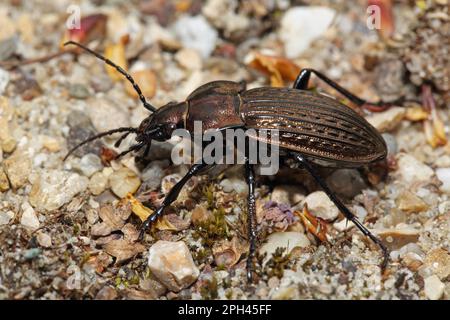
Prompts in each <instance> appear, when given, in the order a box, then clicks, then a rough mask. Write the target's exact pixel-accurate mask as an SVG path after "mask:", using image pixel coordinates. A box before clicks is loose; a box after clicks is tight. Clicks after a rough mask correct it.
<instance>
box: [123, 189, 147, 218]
mask: <svg viewBox="0 0 450 320" xmlns="http://www.w3.org/2000/svg"><path fill="white" fill-rule="evenodd" d="M125 200H126V201H128V202H129V203H130V204H131V211H132V212H133V213H134V214H135V215H137V216H138V217H139V219H141V221H145V220H146V219H147V218H148V217H149V216H150V215H152V214H153V210H151V209H149V208H147V207H146V206H144V205H143V204H142V203H141V202H140V201H139V200H137V199H136V198H135V197H133V195H132V194H131V193H128V194H127V196H126V198H125Z"/></svg>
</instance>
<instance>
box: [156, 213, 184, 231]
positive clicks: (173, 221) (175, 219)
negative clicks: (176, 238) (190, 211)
mask: <svg viewBox="0 0 450 320" xmlns="http://www.w3.org/2000/svg"><path fill="white" fill-rule="evenodd" d="M190 224H191V222H190V221H189V220H183V219H181V218H180V217H179V216H178V215H176V214H174V213H172V214H166V215H163V216H162V217H160V218H159V219H158V220H157V221H156V223H155V228H156V229H157V230H169V231H181V230H186V229H187V228H189V225H190Z"/></svg>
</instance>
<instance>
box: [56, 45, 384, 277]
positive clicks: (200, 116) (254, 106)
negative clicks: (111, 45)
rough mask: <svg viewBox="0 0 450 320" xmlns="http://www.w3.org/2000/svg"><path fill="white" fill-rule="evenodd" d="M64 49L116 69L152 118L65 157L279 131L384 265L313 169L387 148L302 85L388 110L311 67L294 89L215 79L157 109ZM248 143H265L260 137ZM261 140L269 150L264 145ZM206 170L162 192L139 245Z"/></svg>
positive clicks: (342, 108)
mask: <svg viewBox="0 0 450 320" xmlns="http://www.w3.org/2000/svg"><path fill="white" fill-rule="evenodd" d="M65 45H76V46H78V47H80V48H82V49H84V50H86V51H87V52H89V53H90V54H92V55H94V56H96V57H97V58H99V59H101V60H103V61H104V62H105V63H106V64H108V65H110V66H112V67H114V68H115V69H116V70H117V71H118V72H120V73H121V74H122V75H123V76H125V77H126V78H127V79H128V81H129V82H130V83H131V84H132V85H133V87H134V89H135V90H136V92H137V93H138V95H139V99H140V100H141V102H142V104H143V106H144V107H145V108H146V109H147V110H149V111H150V112H151V114H150V115H149V116H148V117H147V118H145V119H144V120H143V121H142V122H141V124H140V125H139V127H138V128H131V127H122V128H117V129H114V130H110V131H106V132H102V133H100V134H98V135H95V136H93V137H91V138H89V139H87V140H85V141H83V142H82V143H80V144H78V145H77V146H75V147H74V148H72V149H71V150H70V151H69V152H68V154H67V155H66V157H65V159H66V158H67V157H68V156H69V155H70V154H71V153H72V152H73V151H74V150H75V149H77V148H78V147H80V146H81V145H84V144H86V143H88V142H90V141H93V140H95V139H98V138H101V137H104V136H107V135H111V134H114V133H117V132H122V133H123V135H122V136H121V137H120V138H119V139H118V140H117V142H116V143H115V146H116V147H118V146H119V145H120V143H121V142H122V141H123V139H124V138H125V137H126V136H128V135H129V134H131V133H133V134H135V135H136V143H135V144H134V145H132V146H131V147H130V148H129V149H127V150H125V151H124V152H122V153H120V154H119V155H118V156H117V157H121V156H123V155H125V154H127V153H129V152H133V151H139V150H140V149H142V148H145V152H144V153H145V154H146V153H148V152H149V149H150V146H151V142H152V140H156V141H166V140H169V139H170V138H171V136H172V133H173V131H174V130H175V129H179V128H184V129H186V130H188V131H192V130H193V126H194V121H202V123H203V130H207V129H219V130H220V129H223V128H230V127H232V128H245V129H255V131H256V132H257V131H258V130H263V129H264V130H267V129H277V130H278V131H279V142H278V143H279V147H280V149H281V150H283V151H284V152H285V154H286V155H287V156H289V157H291V158H293V159H295V160H296V161H298V162H299V163H300V164H301V165H302V167H303V168H304V169H306V170H307V171H308V172H309V173H310V174H311V176H312V177H313V178H314V180H315V181H316V182H317V183H318V185H319V186H320V187H321V188H322V189H323V191H324V192H325V193H326V194H327V195H328V196H329V198H330V199H331V200H332V201H333V202H334V204H335V205H336V206H337V208H338V209H339V210H340V212H341V213H342V214H343V215H344V216H345V218H347V219H348V220H350V221H351V222H353V223H354V224H355V225H356V227H357V228H358V229H359V230H360V231H361V232H362V233H363V234H364V235H365V236H367V237H369V238H370V239H371V240H372V241H373V242H374V243H375V244H376V245H378V246H379V248H380V249H381V251H382V253H383V261H382V264H381V267H382V269H384V268H385V267H386V265H387V262H388V249H387V248H386V247H385V245H384V244H383V243H382V242H381V240H380V239H379V238H377V237H376V236H375V235H373V234H372V233H371V232H370V231H369V230H368V229H367V228H366V227H365V226H364V225H363V224H362V223H361V222H360V221H359V220H358V219H357V218H356V216H355V215H354V214H353V213H352V212H351V211H350V210H349V209H348V208H347V207H346V206H345V205H344V203H343V202H342V201H341V200H340V199H339V198H338V197H337V196H336V195H335V193H334V192H333V191H332V190H331V189H330V188H329V187H328V185H327V183H326V182H325V181H324V180H323V179H322V178H321V176H320V175H319V173H318V171H317V168H316V166H317V165H320V166H334V167H342V166H343V167H355V168H358V167H362V166H365V165H368V164H370V163H373V162H376V161H379V160H383V159H385V158H386V155H387V147H386V143H385V141H384V139H383V138H382V136H381V135H380V133H379V132H378V131H377V130H376V129H375V128H374V127H373V126H372V125H371V124H369V123H368V122H367V121H366V120H365V119H364V118H363V117H362V116H360V115H359V114H358V113H357V112H356V111H354V110H353V109H351V108H350V107H348V106H346V105H344V104H342V103H340V102H338V101H337V100H336V99H333V98H331V97H328V96H325V95H322V94H319V93H313V92H310V91H307V87H308V81H309V79H310V77H311V74H314V75H316V76H317V77H318V78H319V79H321V80H322V81H324V82H325V83H327V84H328V85H330V86H331V87H333V88H334V89H335V90H337V91H338V92H339V93H341V94H342V95H343V96H345V97H346V98H348V99H349V100H350V101H351V102H353V103H355V104H356V105H358V106H360V107H367V108H369V109H372V110H373V109H376V108H380V109H383V108H386V105H387V104H385V103H383V102H381V101H380V102H377V103H372V102H367V101H366V100H363V99H361V98H359V97H357V96H355V95H353V94H352V93H350V92H349V91H347V90H346V89H344V88H343V87H341V86H340V85H339V84H337V83H336V82H334V81H332V80H331V79H330V78H328V77H327V76H325V75H324V74H323V73H321V72H319V71H317V70H314V69H303V70H302V71H301V72H300V74H299V75H298V77H297V78H296V80H295V82H294V85H293V88H272V87H262V88H255V89H251V90H246V85H245V83H244V82H232V81H214V82H210V83H207V84H204V85H202V86H200V87H199V88H197V89H196V90H194V91H193V92H192V93H191V94H190V95H189V96H188V97H187V99H186V100H185V101H182V102H179V103H176V102H171V103H168V104H167V105H164V106H162V107H160V108H158V109H157V108H155V107H154V106H153V105H151V104H150V103H148V102H147V101H146V99H145V97H144V95H143V94H142V91H141V89H140V88H139V86H138V84H137V83H136V82H135V81H134V79H133V78H132V77H131V76H130V75H129V74H128V73H127V72H126V71H125V70H123V69H122V68H121V67H120V66H117V65H116V64H114V63H113V62H112V61H111V60H109V59H107V58H105V57H103V56H102V55H100V54H99V53H97V52H95V51H93V50H91V49H89V48H87V47H85V46H83V45H81V44H79V43H77V42H73V41H69V42H67V43H66V44H65ZM250 138H253V139H259V140H261V139H263V138H261V137H260V136H253V137H250ZM265 142H267V143H269V144H270V141H269V140H266V141H265ZM244 166H245V177H246V181H247V183H248V191H249V192H248V198H247V201H248V204H247V206H248V228H247V229H248V240H249V243H250V247H249V254H248V258H247V265H246V267H247V278H248V280H249V281H251V280H252V273H253V260H254V258H255V251H256V239H257V234H256V226H255V224H256V205H255V201H256V199H255V184H256V182H255V171H254V164H251V163H250V162H249V161H248V158H247V159H246V162H245V165H244ZM207 167H208V165H206V164H205V163H199V164H193V165H192V166H191V167H190V169H189V170H188V172H187V173H186V174H185V176H183V177H182V179H181V180H180V181H179V182H178V183H177V184H175V185H174V186H173V188H172V189H171V190H170V191H169V192H168V194H167V195H166V197H165V199H164V200H163V201H162V204H161V206H160V207H159V208H158V209H157V210H156V211H155V212H154V214H153V215H151V216H149V217H148V218H147V220H145V221H144V222H143V224H142V227H141V230H140V237H139V239H142V238H143V235H144V234H145V232H146V230H147V229H148V228H149V227H150V225H151V224H152V223H153V222H155V221H156V219H158V217H160V216H161V215H162V214H163V213H164V210H165V209H166V208H167V207H168V206H169V205H171V204H172V203H173V202H174V201H175V200H176V199H177V196H178V195H179V193H180V191H181V189H182V188H183V186H184V185H185V184H186V182H187V181H188V180H189V179H190V178H192V177H193V176H196V175H199V174H201V173H202V172H204V169H206V168H207Z"/></svg>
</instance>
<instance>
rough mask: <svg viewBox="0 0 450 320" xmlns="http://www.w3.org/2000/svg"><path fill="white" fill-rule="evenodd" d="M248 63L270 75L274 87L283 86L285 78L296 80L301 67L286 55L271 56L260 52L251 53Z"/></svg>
mask: <svg viewBox="0 0 450 320" xmlns="http://www.w3.org/2000/svg"><path fill="white" fill-rule="evenodd" d="M247 60H248V61H247V65H249V66H250V67H252V68H254V69H256V70H258V71H261V72H262V73H264V74H266V75H268V76H269V77H270V84H271V85H272V86H273V87H283V86H284V80H286V81H294V80H295V79H296V77H297V75H298V74H299V73H300V70H301V68H300V67H299V66H298V65H296V64H295V63H294V62H292V61H291V60H289V59H287V58H284V57H277V56H269V55H264V54H261V53H258V52H254V53H251V54H250V55H249V56H248V58H247Z"/></svg>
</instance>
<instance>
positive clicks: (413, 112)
mask: <svg viewBox="0 0 450 320" xmlns="http://www.w3.org/2000/svg"><path fill="white" fill-rule="evenodd" d="M428 116H429V113H428V112H427V111H426V110H424V109H423V108H421V107H413V108H408V109H407V110H406V115H405V118H406V119H407V120H409V121H422V120H425V119H428Z"/></svg>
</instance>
